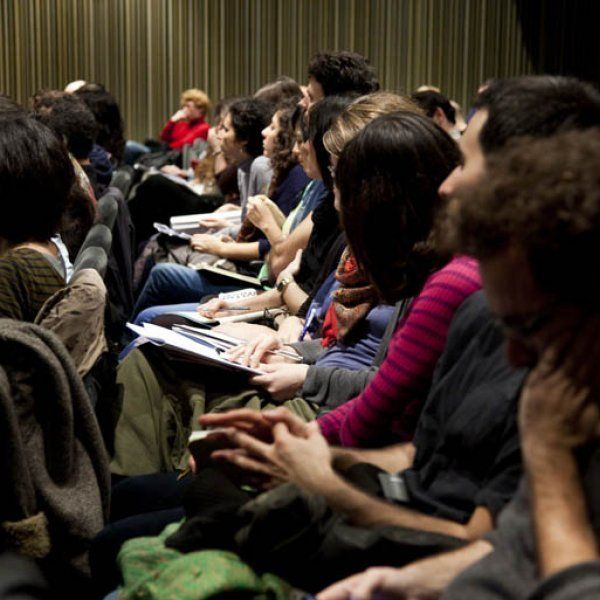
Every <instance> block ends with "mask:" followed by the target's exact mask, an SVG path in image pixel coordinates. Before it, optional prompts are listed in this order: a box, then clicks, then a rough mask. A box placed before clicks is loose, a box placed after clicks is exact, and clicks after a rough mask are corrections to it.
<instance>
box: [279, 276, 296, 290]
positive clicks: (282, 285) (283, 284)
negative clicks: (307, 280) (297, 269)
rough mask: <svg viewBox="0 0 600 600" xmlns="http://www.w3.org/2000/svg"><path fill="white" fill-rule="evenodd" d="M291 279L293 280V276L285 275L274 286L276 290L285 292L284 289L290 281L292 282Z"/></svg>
mask: <svg viewBox="0 0 600 600" xmlns="http://www.w3.org/2000/svg"><path fill="white" fill-rule="evenodd" d="M292 281H294V278H293V277H292V276H291V275H287V276H286V277H284V278H283V279H282V280H281V281H280V282H279V283H278V284H277V286H276V289H277V291H278V292H279V293H280V294H283V292H285V289H286V288H287V286H288V285H290V283H292Z"/></svg>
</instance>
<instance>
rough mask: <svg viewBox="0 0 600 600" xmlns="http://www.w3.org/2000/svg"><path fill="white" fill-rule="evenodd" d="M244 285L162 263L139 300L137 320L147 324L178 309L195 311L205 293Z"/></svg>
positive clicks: (136, 307) (149, 279) (231, 289)
mask: <svg viewBox="0 0 600 600" xmlns="http://www.w3.org/2000/svg"><path fill="white" fill-rule="evenodd" d="M242 288H243V284H241V283H237V282H233V283H225V282H224V281H223V279H221V278H219V277H218V276H217V277H216V278H214V280H213V279H212V278H210V279H209V277H208V276H206V275H205V274H203V273H201V272H198V271H196V270H195V269H192V268H190V267H184V266H182V265H175V264H172V263H161V264H158V265H156V266H155V267H154V268H153V269H152V271H150V275H149V276H148V279H147V280H146V284H145V285H144V287H143V288H142V291H141V292H140V295H139V297H138V299H137V302H136V303H135V307H134V310H133V314H134V315H137V316H136V318H135V323H136V324H137V325H140V324H141V323H145V322H146V323H147V322H150V321H152V319H154V318H155V317H157V316H158V315H162V314H164V313H168V312H172V311H174V310H195V309H196V307H197V306H198V304H199V302H200V300H201V299H202V298H203V297H204V296H208V295H211V294H218V293H219V292H232V291H234V290H241V289H242ZM173 305H176V306H173ZM146 309H147V310H146Z"/></svg>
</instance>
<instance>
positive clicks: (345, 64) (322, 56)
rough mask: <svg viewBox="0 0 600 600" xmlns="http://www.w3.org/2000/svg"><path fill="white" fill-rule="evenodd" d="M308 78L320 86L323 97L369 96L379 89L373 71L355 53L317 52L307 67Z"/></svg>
mask: <svg viewBox="0 0 600 600" xmlns="http://www.w3.org/2000/svg"><path fill="white" fill-rule="evenodd" d="M308 76H309V77H312V78H313V79H315V80H316V81H318V82H319V83H320V84H321V87H322V88H323V93H324V94H325V96H332V95H333V94H346V93H348V92H358V94H360V95H363V94H370V93H372V92H376V91H377V90H378V89H379V81H378V79H377V75H376V74H375V69H374V68H373V67H372V66H371V65H370V64H369V61H368V60H367V59H366V58H365V57H364V56H363V55H362V54H357V53H356V52H346V51H342V52H319V53H317V54H315V55H314V56H313V57H312V59H311V61H310V64H309V65H308Z"/></svg>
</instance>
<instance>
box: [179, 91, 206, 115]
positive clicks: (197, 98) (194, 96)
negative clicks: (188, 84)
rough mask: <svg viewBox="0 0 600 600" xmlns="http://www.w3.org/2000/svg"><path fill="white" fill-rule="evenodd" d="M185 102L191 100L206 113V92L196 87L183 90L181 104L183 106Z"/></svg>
mask: <svg viewBox="0 0 600 600" xmlns="http://www.w3.org/2000/svg"><path fill="white" fill-rule="evenodd" d="M186 102H193V103H194V104H195V106H196V108H198V109H199V110H203V111H204V114H206V113H207V112H208V109H209V108H210V98H209V97H208V95H207V94H206V92H203V91H202V90H198V89H196V88H191V89H189V90H185V92H183V93H182V94H181V100H180V104H181V106H182V107H183V106H184V104H185V103H186Z"/></svg>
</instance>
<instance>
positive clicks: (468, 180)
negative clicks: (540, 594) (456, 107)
mask: <svg viewBox="0 0 600 600" xmlns="http://www.w3.org/2000/svg"><path fill="white" fill-rule="evenodd" d="M598 124H600V95H599V94H598V92H597V91H596V90H594V89H593V88H592V87H591V86H589V85H586V84H584V83H581V82H579V81H577V80H575V79H569V78H564V77H548V76H542V77H522V78H515V79H508V80H498V81H494V82H493V83H491V84H490V85H489V87H487V88H486V89H485V90H484V91H483V93H482V94H481V95H480V97H479V99H478V104H477V111H476V112H475V113H474V115H473V116H472V118H471V121H470V122H469V126H468V128H467V131H466V132H465V135H464V136H463V138H462V139H461V149H462V152H463V164H462V166H461V167H459V168H457V169H456V170H455V171H454V172H453V173H452V175H451V176H450V177H449V178H448V179H447V180H446V181H445V182H444V183H443V185H442V186H441V188H440V193H441V194H442V195H443V196H444V197H446V198H447V199H452V200H453V202H452V203H451V204H450V205H449V209H448V217H447V218H448V219H452V218H453V212H454V211H455V210H457V208H458V207H460V203H458V198H459V197H465V198H467V197H469V194H470V193H473V190H474V189H476V188H477V186H478V185H480V184H481V182H482V181H483V175H484V172H485V170H486V164H487V162H488V160H490V159H491V157H493V156H494V154H495V153H496V152H497V151H498V150H500V149H502V150H504V148H505V146H507V144H508V143H509V142H511V141H512V139H513V138H516V137H520V136H530V137H541V138H544V137H548V136H552V135H553V134H555V133H557V132H560V131H568V130H572V129H585V128H588V127H595V126H598ZM537 158H538V159H539V158H540V157H537ZM558 172H560V170H559V171H558ZM519 197H520V198H522V196H519ZM510 206H513V205H512V204H511V205H510ZM521 209H523V210H527V209H526V203H523V206H522V207H520V208H519V211H520V210H521ZM519 211H517V212H519ZM502 214H504V213H502ZM538 220H539V218H538ZM447 229H451V227H447ZM482 243H484V242H482ZM515 281H517V280H516V279H515ZM519 281H520V280H519ZM513 349H514V345H512V344H510V345H509V350H510V351H511V352H510V354H512V353H513V352H512V351H513ZM517 349H518V346H517ZM512 358H513V359H514V358H515V357H512ZM517 358H518V356H517ZM491 548H492V547H491V546H490V544H489V543H487V542H484V541H481V542H476V543H474V544H472V545H470V546H468V547H467V548H465V549H464V550H461V551H458V552H455V553H450V554H447V555H441V556H440V557H436V558H432V559H430V560H425V561H420V562H417V563H414V565H410V566H408V567H406V568H405V569H401V570H400V571H395V570H386V569H382V570H374V571H367V572H366V573H364V574H361V575H358V576H356V577H355V578H352V579H350V580H349V581H348V582H341V583H340V584H339V586H337V587H335V588H333V589H332V592H331V595H330V596H329V595H326V594H324V595H323V597H324V598H331V599H337V598H348V597H349V590H355V589H356V587H357V586H361V587H363V589H364V592H363V597H364V598H369V597H371V593H372V592H374V590H377V589H381V590H382V592H383V591H385V592H386V593H389V594H390V595H398V596H401V595H404V594H409V595H410V594H417V595H418V594H421V595H423V596H424V597H438V596H439V595H440V594H441V593H442V591H443V590H444V588H445V587H446V586H447V585H448V583H449V582H450V581H451V580H452V579H453V578H454V577H455V576H456V575H457V574H458V573H460V572H461V571H462V570H464V569H465V568H467V567H468V566H469V565H471V564H473V563H475V562H476V561H478V560H479V559H480V558H481V557H483V556H485V555H486V554H488V553H489V552H490V551H491ZM491 556H492V557H493V556H494V555H493V554H492V555H491ZM531 556H533V553H532V554H531ZM479 593H480V594H482V593H483V592H482V590H479ZM466 595H469V594H466ZM471 595H475V596H477V597H479V595H478V594H477V593H474V594H471ZM521 595H522V593H521V592H519V593H517V594H515V595H512V596H510V595H509V596H506V597H520V596H521ZM456 597H457V598H462V597H465V594H464V593H463V592H458V593H457V594H456ZM503 597H504V596H503Z"/></svg>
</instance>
